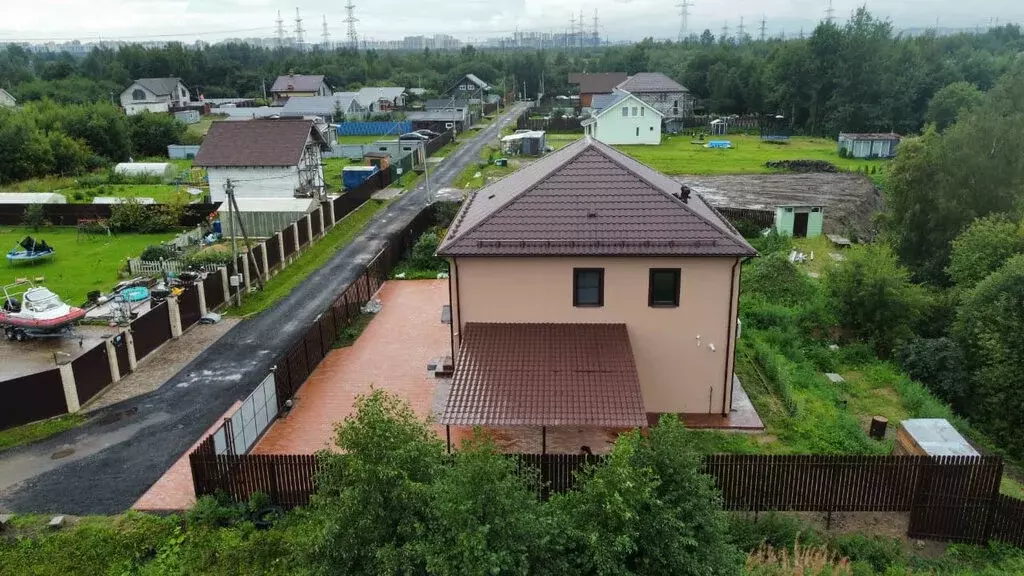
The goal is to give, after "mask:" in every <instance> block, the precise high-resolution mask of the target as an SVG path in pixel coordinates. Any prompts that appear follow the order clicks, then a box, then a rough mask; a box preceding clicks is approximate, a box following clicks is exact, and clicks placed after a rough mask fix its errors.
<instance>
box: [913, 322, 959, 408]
mask: <svg viewBox="0 0 1024 576" xmlns="http://www.w3.org/2000/svg"><path fill="white" fill-rule="evenodd" d="M896 361H897V362H898V363H899V365H900V367H901V368H903V370H905V371H906V372H907V374H908V375H909V376H910V377H911V378H913V379H915V380H919V381H921V382H922V383H923V384H924V385H925V386H927V387H928V388H929V389H930V390H931V391H932V392H934V393H935V395H936V396H938V397H939V398H941V399H943V400H945V401H946V402H949V403H950V404H952V405H953V406H959V407H962V406H963V403H964V401H965V400H966V398H967V395H968V392H969V390H970V385H969V382H970V380H969V379H970V374H969V373H968V372H967V369H966V366H967V357H966V356H965V355H964V351H963V349H962V348H960V346H959V345H958V344H957V343H956V341H954V340H952V339H951V338H915V339H913V340H911V341H909V342H907V343H905V344H903V345H902V346H900V347H899V348H898V349H897V350H896Z"/></svg>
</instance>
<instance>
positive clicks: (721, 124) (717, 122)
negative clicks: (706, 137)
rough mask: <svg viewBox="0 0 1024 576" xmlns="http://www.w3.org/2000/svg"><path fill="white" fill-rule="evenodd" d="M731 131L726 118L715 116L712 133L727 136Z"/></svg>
mask: <svg viewBox="0 0 1024 576" xmlns="http://www.w3.org/2000/svg"><path fill="white" fill-rule="evenodd" d="M728 133H729V123H728V122H726V120H725V118H715V119H714V120H712V121H711V135H712V136H725V135H726V134H728Z"/></svg>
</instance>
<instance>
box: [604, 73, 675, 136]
mask: <svg viewBox="0 0 1024 576" xmlns="http://www.w3.org/2000/svg"><path fill="white" fill-rule="evenodd" d="M617 88H618V89H619V90H625V91H626V92H629V93H630V94H633V95H634V96H636V97H637V98H639V99H641V100H643V101H644V102H646V103H648V104H650V105H651V106H654V107H655V108H657V109H658V112H661V113H662V115H663V116H664V119H665V123H666V129H667V130H669V131H671V132H676V131H678V130H679V129H681V128H682V119H683V118H688V117H690V116H693V96H692V95H691V94H690V91H689V90H687V89H686V87H684V86H683V85H682V84H680V83H678V82H676V81H675V80H673V79H671V78H669V77H668V76H665V75H664V74H662V73H661V72H639V73H637V74H634V75H632V76H630V77H629V78H627V79H625V80H624V81H622V82H621V83H619V85H618V86H617Z"/></svg>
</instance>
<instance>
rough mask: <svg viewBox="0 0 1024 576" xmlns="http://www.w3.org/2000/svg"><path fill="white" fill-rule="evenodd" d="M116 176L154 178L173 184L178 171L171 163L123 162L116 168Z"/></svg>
mask: <svg viewBox="0 0 1024 576" xmlns="http://www.w3.org/2000/svg"><path fill="white" fill-rule="evenodd" d="M114 174H120V175H122V176H128V177H143V176H152V177H155V178H159V179H161V180H163V181H164V182H171V181H172V180H174V178H175V176H177V175H178V171H177V170H176V169H175V168H174V164H171V163H170V162H121V163H120V164H118V165H116V166H114Z"/></svg>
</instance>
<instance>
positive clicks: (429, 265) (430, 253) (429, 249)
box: [409, 230, 447, 272]
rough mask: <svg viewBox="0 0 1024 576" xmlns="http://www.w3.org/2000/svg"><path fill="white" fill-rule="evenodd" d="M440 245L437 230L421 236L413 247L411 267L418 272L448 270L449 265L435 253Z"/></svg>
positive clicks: (410, 259) (410, 260)
mask: <svg viewBox="0 0 1024 576" xmlns="http://www.w3.org/2000/svg"><path fill="white" fill-rule="evenodd" d="M438 244H439V241H438V238H437V231H436V230H428V231H426V232H424V233H423V234H422V235H420V237H419V239H418V240H416V244H415V245H413V247H412V254H411V255H410V256H409V266H410V267H411V268H415V269H418V270H437V271H439V272H440V271H444V270H447V263H446V262H445V261H444V259H442V258H438V257H437V256H436V255H435V253H436V252H437V246H438Z"/></svg>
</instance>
